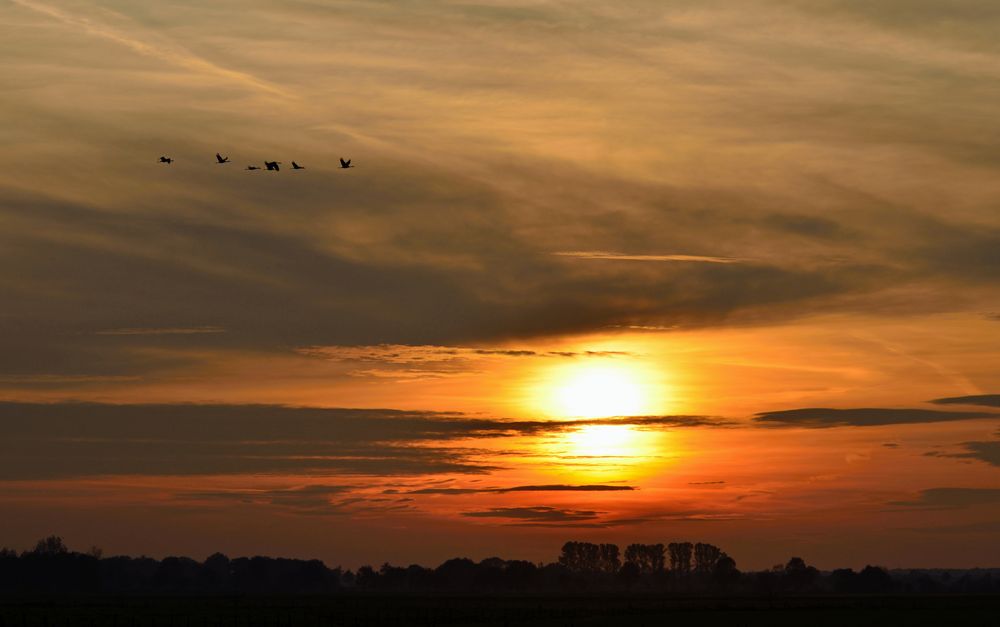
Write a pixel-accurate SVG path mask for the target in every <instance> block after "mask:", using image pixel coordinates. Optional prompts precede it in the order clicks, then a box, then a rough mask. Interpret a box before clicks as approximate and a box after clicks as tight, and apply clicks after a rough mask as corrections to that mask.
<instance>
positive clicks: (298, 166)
mask: <svg viewBox="0 0 1000 627" xmlns="http://www.w3.org/2000/svg"><path fill="white" fill-rule="evenodd" d="M292 169H293V170H305V169H306V166H304V165H299V164H297V163H295V162H294V161H292Z"/></svg>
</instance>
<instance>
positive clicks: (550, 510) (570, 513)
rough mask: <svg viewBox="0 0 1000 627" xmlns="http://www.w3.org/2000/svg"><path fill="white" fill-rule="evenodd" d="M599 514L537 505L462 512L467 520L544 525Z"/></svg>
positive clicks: (592, 516) (594, 516) (581, 519)
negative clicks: (505, 520) (506, 520)
mask: <svg viewBox="0 0 1000 627" xmlns="http://www.w3.org/2000/svg"><path fill="white" fill-rule="evenodd" d="M600 514H601V512H596V511H592V510H580V509H562V508H558V507H549V506H545V505H539V506H536V507H494V508H491V509H487V510H482V511H475V512H462V516H466V517H468V518H504V519H508V520H515V521H529V522H531V523H543V524H546V525H550V524H555V525H557V526H558V524H559V523H567V522H580V521H592V520H596V519H597V518H598V517H599V515H600Z"/></svg>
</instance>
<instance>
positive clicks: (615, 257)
mask: <svg viewBox="0 0 1000 627" xmlns="http://www.w3.org/2000/svg"><path fill="white" fill-rule="evenodd" d="M552 254H553V255H555V256H556V257H575V258H577V259H604V260H608V261H686V262H699V263H743V262H746V261H747V260H746V259H737V258H735V257H708V256H704V255H629V254H625V253H612V252H603V251H569V252H557V253H552Z"/></svg>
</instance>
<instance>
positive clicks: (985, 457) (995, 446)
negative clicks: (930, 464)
mask: <svg viewBox="0 0 1000 627" xmlns="http://www.w3.org/2000/svg"><path fill="white" fill-rule="evenodd" d="M960 446H962V448H964V449H965V452H964V453H945V452H942V451H929V452H927V453H924V455H926V456H927V457H949V458H953V459H972V460H976V461H981V462H985V463H987V464H989V465H991V466H1000V440H987V441H978V442H963V443H962V444H961V445H960Z"/></svg>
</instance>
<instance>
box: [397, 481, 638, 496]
mask: <svg viewBox="0 0 1000 627" xmlns="http://www.w3.org/2000/svg"><path fill="white" fill-rule="evenodd" d="M632 490H635V488H634V487H632V486H627V485H600V484H596V485H560V484H556V485H522V486H515V487H512V488H420V489H419V490H411V491H409V492H406V493H405V494H443V495H457V494H506V493H509V492H629V491H632ZM393 493H395V492H393Z"/></svg>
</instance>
